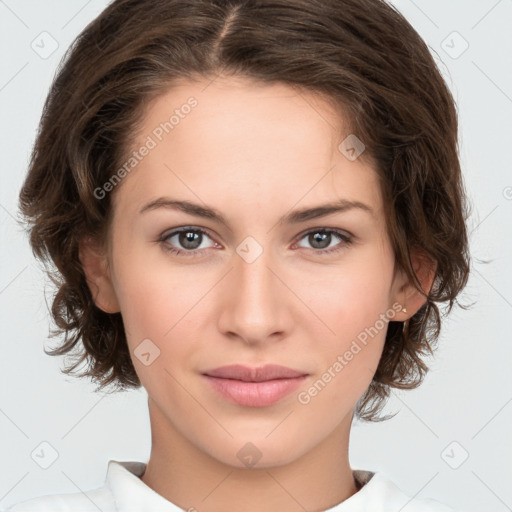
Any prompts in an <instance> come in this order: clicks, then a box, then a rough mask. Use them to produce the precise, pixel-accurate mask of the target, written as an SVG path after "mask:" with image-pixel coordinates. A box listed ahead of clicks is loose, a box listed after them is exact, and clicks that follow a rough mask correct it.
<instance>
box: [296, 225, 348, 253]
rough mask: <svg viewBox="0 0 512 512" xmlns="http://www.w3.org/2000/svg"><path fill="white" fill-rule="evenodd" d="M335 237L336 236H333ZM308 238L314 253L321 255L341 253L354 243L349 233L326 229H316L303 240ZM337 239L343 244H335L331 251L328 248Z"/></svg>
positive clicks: (309, 232) (305, 235)
mask: <svg viewBox="0 0 512 512" xmlns="http://www.w3.org/2000/svg"><path fill="white" fill-rule="evenodd" d="M333 235H334V236H333ZM304 238H307V240H308V243H310V244H311V246H312V247H313V249H312V250H313V251H314V252H316V253H319V254H329V253H334V252H338V251H341V250H342V249H344V248H345V247H346V246H348V245H350V244H351V243H352V236H351V235H349V234H348V233H344V232H342V231H339V230H337V229H324V228H316V229H312V230H310V231H308V232H307V233H305V234H304V235H303V236H302V238H301V240H302V239H304ZM336 238H337V239H338V240H339V241H341V243H338V244H334V246H331V248H330V249H329V248H328V247H329V246H330V245H331V242H333V241H334V242H335V241H336Z"/></svg>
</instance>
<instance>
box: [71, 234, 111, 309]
mask: <svg viewBox="0 0 512 512" xmlns="http://www.w3.org/2000/svg"><path fill="white" fill-rule="evenodd" d="M78 257H79V259H80V262H81V264H82V268H83V269H84V274H85V279H86V281H87V285H88V286H89V290H90V291H91V295H92V296H93V298H94V303H95V304H96V306H97V307H98V308H100V309H101V310H102V311H104V312H105V313H118V312H119V311H120V307H119V303H118V301H117V296H116V294H115V290H114V286H113V285H112V280H111V277H110V272H109V268H108V264H107V255H106V254H105V251H104V250H103V249H102V247H101V246H100V244H99V243H98V242H97V241H96V240H94V239H93V238H91V237H84V238H83V239H82V240H80V244H79V251H78Z"/></svg>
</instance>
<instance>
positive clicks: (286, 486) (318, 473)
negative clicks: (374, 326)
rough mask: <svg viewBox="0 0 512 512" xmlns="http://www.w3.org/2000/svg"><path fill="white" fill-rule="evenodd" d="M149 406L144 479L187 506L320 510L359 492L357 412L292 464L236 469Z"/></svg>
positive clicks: (245, 511) (210, 510)
mask: <svg viewBox="0 0 512 512" xmlns="http://www.w3.org/2000/svg"><path fill="white" fill-rule="evenodd" d="M149 404H150V407H149V409H150V418H151V433H152V448H151V454H150V459H149V461H148V463H147V466H146V470H145V472H144V474H143V476H142V477H141V480H142V481H143V482H144V483H145V484H146V485H148V486H149V487H150V488H151V489H153V490H154V491H155V492H157V493H158V494H160V495H161V496H163V497H164V498H165V499H167V500H168V501H170V502H172V503H174V504H175V505H177V506H178V507H180V508H183V509H184V510H191V511H194V510H197V511H200V512H225V511H229V510H236V511H238V512H257V511H261V510H280V511H281V512H303V511H304V510H308V511H310V512H314V511H319V512H320V511H324V510H327V509H329V508H331V507H334V506H335V505H337V504H338V503H341V502H342V501H344V500H346V499H347V498H349V497H350V496H352V495H353V494H355V493H356V492H357V490H358V489H357V486H356V483H355V481H354V477H353V473H352V470H351V468H350V464H349V460H348V441H349V435H350V426H351V423H352V417H353V413H352V412H351V414H350V415H348V416H347V417H346V418H345V419H344V420H343V421H342V422H341V424H340V425H339V427H338V428H337V429H336V430H335V431H333V432H332V434H331V435H330V436H328V437H327V438H326V439H324V440H323V441H322V442H321V443H320V444H319V445H317V446H316V447H315V448H314V449H313V450H311V451H309V452H307V453H305V454H304V455H302V456H301V457H299V458H297V459H295V460H293V461H292V462H290V463H287V464H282V465H279V464H272V465H267V466H264V465H263V464H260V463H258V464H256V466H254V467H235V466H232V465H229V464H225V463H223V462H222V461H219V460H218V459H216V458H214V457H212V456H211V455H209V454H208V453H207V450H203V449H200V448H199V447H198V446H196V445H195V444H193V443H192V442H191V441H190V440H189V439H188V438H187V437H185V436H183V435H182V434H181V433H180V432H179V431H178V430H177V429H176V428H175V426H174V425H173V424H171V422H170V421H168V419H167V418H165V417H164V415H163V414H162V412H161V411H160V410H159V409H158V408H157V407H156V406H155V404H154V403H153V402H152V401H151V400H150V402H149ZM262 459H263V457H262Z"/></svg>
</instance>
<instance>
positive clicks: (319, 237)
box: [311, 233, 331, 249]
mask: <svg viewBox="0 0 512 512" xmlns="http://www.w3.org/2000/svg"><path fill="white" fill-rule="evenodd" d="M330 236H331V235H330V233H314V234H313V240H314V243H312V244H311V245H312V246H313V247H315V244H316V243H317V242H320V246H321V247H317V249H325V248H326V247H329V242H330V240H329V238H330ZM326 240H327V241H328V243H327V244H322V242H325V241H326Z"/></svg>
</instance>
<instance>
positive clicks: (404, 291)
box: [395, 249, 437, 322]
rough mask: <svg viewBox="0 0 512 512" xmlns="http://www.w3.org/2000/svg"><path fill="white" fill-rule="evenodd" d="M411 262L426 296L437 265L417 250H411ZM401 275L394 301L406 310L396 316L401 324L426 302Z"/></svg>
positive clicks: (407, 279)
mask: <svg viewBox="0 0 512 512" xmlns="http://www.w3.org/2000/svg"><path fill="white" fill-rule="evenodd" d="M411 261H412V266H413V269H414V272H415V274H416V277H417V278H418V281H419V282H420V284H421V288H422V290H423V291H424V292H425V294H428V292H429V291H430V289H431V288H432V285H433V283H434V279H435V277H436V270H437V263H436V262H435V261H433V260H432V259H431V258H430V257H429V256H428V255H427V254H426V253H425V252H424V251H422V250H419V249H413V250H411ZM401 275H402V280H401V285H400V286H399V287H398V291H397V292H396V296H395V300H396V301H397V302H398V303H399V304H401V305H402V308H404V309H405V310H406V311H401V312H400V313H399V315H398V316H399V318H398V320H399V321H401V322H403V321H405V320H407V319H409V318H410V317H412V316H413V315H414V314H415V313H416V312H417V311H418V310H419V309H420V308H421V306H423V305H424V304H425V302H427V299H426V297H425V296H424V295H423V294H422V293H421V292H420V291H419V290H418V289H417V288H416V286H415V285H414V283H413V282H412V281H411V280H410V279H409V278H408V277H407V276H406V275H405V273H403V272H402V273H401ZM400 317H403V318H400Z"/></svg>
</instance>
